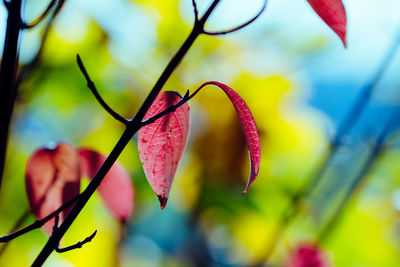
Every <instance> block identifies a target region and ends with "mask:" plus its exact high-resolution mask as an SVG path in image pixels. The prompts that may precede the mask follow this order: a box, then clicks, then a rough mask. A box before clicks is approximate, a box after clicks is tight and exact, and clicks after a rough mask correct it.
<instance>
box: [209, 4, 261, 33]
mask: <svg viewBox="0 0 400 267" xmlns="http://www.w3.org/2000/svg"><path fill="white" fill-rule="evenodd" d="M267 2H268V0H265V1H264V4H263V6H262V8H261V9H260V11H259V12H258V13H257V14H256V15H255V16H254V17H253V18H251V19H250V20H248V21H247V22H245V23H243V24H241V25H239V26H236V27H235V28H232V29H229V30H224V31H216V32H211V31H206V30H205V31H204V33H205V34H207V35H224V34H228V33H232V32H236V31H238V30H241V29H243V28H244V27H246V26H248V25H250V24H251V23H253V22H254V21H255V20H256V19H258V17H260V16H261V14H262V13H263V12H264V10H265V8H266V6H267Z"/></svg>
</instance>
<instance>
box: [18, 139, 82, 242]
mask: <svg viewBox="0 0 400 267" xmlns="http://www.w3.org/2000/svg"><path fill="white" fill-rule="evenodd" d="M25 185H26V193H27V195H28V201H29V205H30V208H31V211H32V213H33V215H34V216H35V217H36V218H37V219H42V218H43V217H45V216H47V215H49V214H50V213H51V212H53V211H55V210H56V209H58V208H59V207H60V206H61V205H62V204H64V203H66V202H68V201H69V200H71V199H73V198H74V197H76V196H77V195H79V191H80V172H79V160H78V154H77V153H76V150H75V149H74V148H73V147H72V146H71V145H69V144H65V143H60V144H58V145H57V146H56V147H55V148H41V149H39V150H37V151H35V152H34V153H33V155H32V156H31V157H30V158H29V160H28V163H27V166H26V173H25ZM69 211H70V208H69V209H66V210H65V211H64V212H62V213H61V214H60V222H62V220H63V219H64V218H65V216H66V215H67V214H68V212H69ZM53 226H54V218H53V219H52V220H50V221H48V222H47V223H46V224H45V225H44V226H43V229H44V230H45V231H46V232H47V233H49V234H51V232H52V228H53Z"/></svg>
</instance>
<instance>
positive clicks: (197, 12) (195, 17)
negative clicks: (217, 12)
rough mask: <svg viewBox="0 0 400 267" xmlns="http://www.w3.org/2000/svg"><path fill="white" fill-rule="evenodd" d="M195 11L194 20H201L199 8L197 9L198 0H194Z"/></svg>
mask: <svg viewBox="0 0 400 267" xmlns="http://www.w3.org/2000/svg"><path fill="white" fill-rule="evenodd" d="M192 5H193V12H194V20H195V22H198V21H199V10H198V9H197V4H196V0H192Z"/></svg>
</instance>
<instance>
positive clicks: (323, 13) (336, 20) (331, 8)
mask: <svg viewBox="0 0 400 267" xmlns="http://www.w3.org/2000/svg"><path fill="white" fill-rule="evenodd" d="M307 1H308V3H310V5H311V7H312V8H313V9H314V11H315V12H316V13H317V14H318V16H320V17H321V19H322V20H323V21H325V23H326V24H328V26H329V27H330V28H331V29H332V30H333V31H334V32H335V33H336V34H337V35H338V36H339V38H340V39H341V40H342V42H343V45H344V46H345V47H346V10H345V9H344V6H343V3H342V1H341V0H307Z"/></svg>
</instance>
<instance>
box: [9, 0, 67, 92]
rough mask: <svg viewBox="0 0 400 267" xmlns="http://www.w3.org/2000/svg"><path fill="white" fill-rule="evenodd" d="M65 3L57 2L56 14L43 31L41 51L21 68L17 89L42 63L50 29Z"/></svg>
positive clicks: (61, 0)
mask: <svg viewBox="0 0 400 267" xmlns="http://www.w3.org/2000/svg"><path fill="white" fill-rule="evenodd" d="M64 3H65V0H59V1H58V2H57V5H56V7H55V8H54V12H53V13H52V14H51V17H50V19H49V20H48V22H47V24H46V27H45V29H44V31H43V36H42V38H41V41H40V46H39V49H38V51H37V52H36V55H35V56H34V57H33V58H32V60H31V61H30V62H29V63H27V64H26V65H24V66H23V67H22V68H21V70H20V71H19V74H18V77H17V81H16V85H15V87H17V88H19V86H20V84H21V83H22V81H23V80H25V79H26V78H27V77H28V76H29V75H30V74H32V72H33V70H34V69H35V68H36V67H37V65H38V64H39V63H40V59H41V56H42V54H43V50H44V46H45V44H46V41H47V39H48V36H49V33H50V29H51V27H52V25H53V22H54V20H55V18H56V17H57V15H58V14H59V13H60V10H61V9H62V7H63V6H64Z"/></svg>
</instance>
